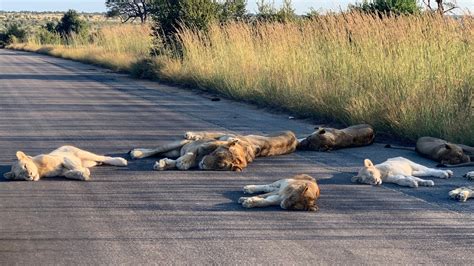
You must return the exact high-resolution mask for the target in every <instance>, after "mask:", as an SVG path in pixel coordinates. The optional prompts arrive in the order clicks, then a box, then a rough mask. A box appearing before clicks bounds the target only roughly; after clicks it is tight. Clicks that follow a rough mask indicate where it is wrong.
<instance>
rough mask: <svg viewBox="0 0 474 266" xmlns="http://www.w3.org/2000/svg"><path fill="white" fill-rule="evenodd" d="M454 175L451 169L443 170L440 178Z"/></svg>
mask: <svg viewBox="0 0 474 266" xmlns="http://www.w3.org/2000/svg"><path fill="white" fill-rule="evenodd" d="M452 176H453V171H451V170H446V171H442V172H441V174H440V176H439V178H451V177H452Z"/></svg>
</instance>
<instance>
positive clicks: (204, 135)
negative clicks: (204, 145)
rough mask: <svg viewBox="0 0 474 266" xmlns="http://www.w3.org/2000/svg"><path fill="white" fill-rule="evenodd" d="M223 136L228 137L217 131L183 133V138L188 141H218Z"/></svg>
mask: <svg viewBox="0 0 474 266" xmlns="http://www.w3.org/2000/svg"><path fill="white" fill-rule="evenodd" d="M225 135H228V133H224V132H219V131H195V132H193V131H188V132H186V133H184V138H185V139H189V140H200V139H219V138H220V137H222V136H225Z"/></svg>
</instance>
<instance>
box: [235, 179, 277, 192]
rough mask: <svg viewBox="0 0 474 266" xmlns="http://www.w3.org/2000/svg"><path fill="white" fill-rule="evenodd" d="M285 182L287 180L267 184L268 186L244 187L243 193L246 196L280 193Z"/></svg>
mask: <svg viewBox="0 0 474 266" xmlns="http://www.w3.org/2000/svg"><path fill="white" fill-rule="evenodd" d="M284 181H285V179H282V180H278V181H276V182H273V183H270V184H266V185H247V186H245V187H244V189H243V191H244V193H245V194H255V193H262V192H266V193H268V192H273V191H278V190H279V189H280V186H281V184H282V183H283V182H284Z"/></svg>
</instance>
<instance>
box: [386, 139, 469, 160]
mask: <svg viewBox="0 0 474 266" xmlns="http://www.w3.org/2000/svg"><path fill="white" fill-rule="evenodd" d="M385 147H386V148H394V149H403V150H411V151H413V148H408V147H397V146H392V145H390V144H387V145H386V146H385ZM414 150H415V151H416V152H417V153H418V154H420V155H421V156H423V157H425V158H428V159H431V160H433V161H436V162H438V163H440V164H439V165H438V167H440V166H444V167H464V166H472V165H474V162H473V161H474V148H473V147H470V146H467V145H463V144H455V143H451V142H448V141H446V140H444V139H438V138H433V137H421V138H419V139H418V140H417V141H416V148H415V149H414Z"/></svg>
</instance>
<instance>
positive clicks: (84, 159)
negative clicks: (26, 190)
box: [3, 146, 127, 181]
mask: <svg viewBox="0 0 474 266" xmlns="http://www.w3.org/2000/svg"><path fill="white" fill-rule="evenodd" d="M16 157H17V161H16V162H15V163H14V164H13V165H12V167H11V171H10V172H8V173H5V174H4V175H3V176H4V177H5V179H9V180H26V181H38V180H40V179H41V178H43V177H53V176H64V177H66V178H68V179H75V180H83V181H87V180H89V179H90V171H89V168H91V167H94V166H96V165H100V164H108V165H114V166H127V160H125V159H123V158H120V157H108V156H102V155H97V154H94V153H91V152H88V151H84V150H81V149H79V148H76V147H73V146H62V147H60V148H58V149H56V150H54V151H52V152H50V153H48V154H40V155H37V156H34V157H31V156H28V155H26V154H25V153H24V152H22V151H17V152H16Z"/></svg>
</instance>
